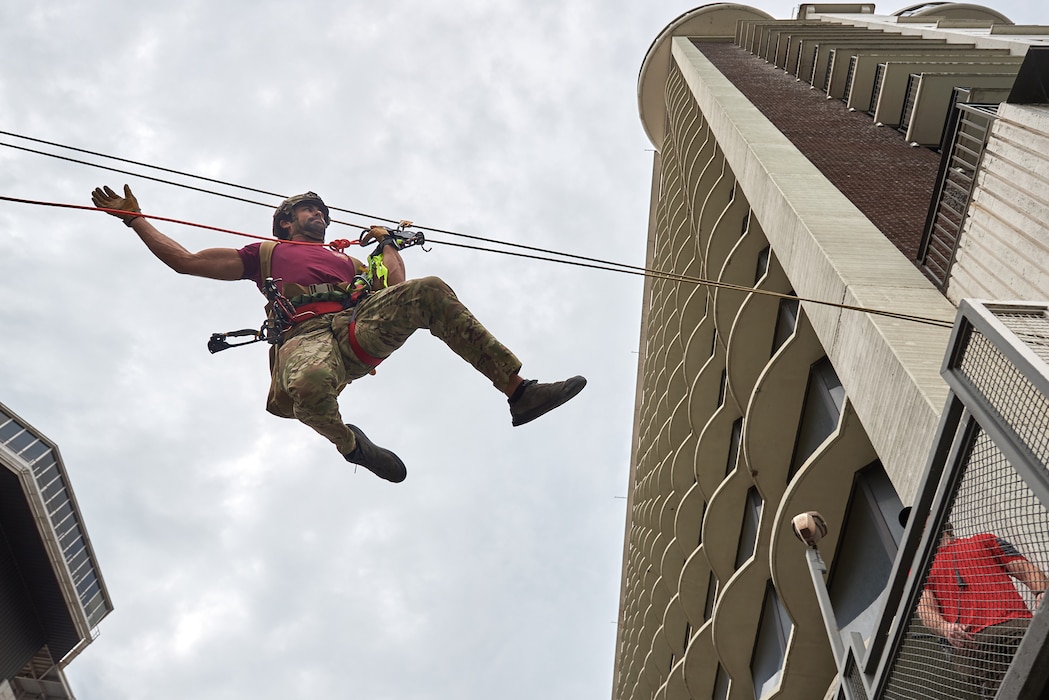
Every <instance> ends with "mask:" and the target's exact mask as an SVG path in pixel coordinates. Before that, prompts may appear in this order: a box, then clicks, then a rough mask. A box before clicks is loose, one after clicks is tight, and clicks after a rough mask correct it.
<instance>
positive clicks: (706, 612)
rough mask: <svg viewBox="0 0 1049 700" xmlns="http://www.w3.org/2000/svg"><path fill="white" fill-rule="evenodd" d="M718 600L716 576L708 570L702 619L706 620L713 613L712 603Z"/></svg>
mask: <svg viewBox="0 0 1049 700" xmlns="http://www.w3.org/2000/svg"><path fill="white" fill-rule="evenodd" d="M717 601H718V577H717V576H715V575H714V572H713V571H711V572H710V578H709V579H708V580H707V601H706V603H705V604H704V605H703V621H704V622H706V621H707V620H709V619H710V616H711V615H713V614H714V603H716V602H717Z"/></svg>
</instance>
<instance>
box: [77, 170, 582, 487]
mask: <svg viewBox="0 0 1049 700" xmlns="http://www.w3.org/2000/svg"><path fill="white" fill-rule="evenodd" d="M91 199H92V202H94V204H95V206H96V207H99V208H101V209H106V210H107V211H108V213H110V214H112V215H113V216H116V217H118V218H120V219H122V220H123V221H124V223H125V224H126V225H127V226H128V227H130V228H131V229H133V230H134V231H135V233H137V234H138V236H139V238H141V239H142V241H143V242H144V243H145V244H146V246H147V247H148V248H149V250H150V251H151V252H152V253H153V255H154V256H156V257H157V258H158V259H160V261H161V262H163V263H164V264H165V265H167V266H168V267H170V268H171V269H173V270H174V271H176V272H178V273H180V274H189V275H196V276H198V277H207V278H211V279H217V280H241V279H248V280H252V281H253V282H255V284H257V285H258V286H259V288H260V290H261V289H263V286H264V282H265V279H264V278H266V277H270V278H273V279H274V280H275V281H276V280H279V281H278V282H277V286H278V290H279V291H280V292H281V293H282V294H283V295H284V296H285V297H287V298H288V300H289V304H290V305H291V306H293V307H294V308H293V314H292V320H293V321H294V325H292V326H291V327H290V328H289V329H287V330H286V331H284V332H283V333H282V334H281V336H280V339H279V341H278V344H277V346H276V351H275V352H274V353H272V354H271V361H272V362H271V364H272V370H273V371H272V376H271V385H270V396H269V399H268V401H267V410H269V411H270V412H271V413H274V414H276V415H279V416H282V417H285V418H296V419H298V420H299V421H301V422H302V423H304V424H306V425H308V426H310V427H311V428H313V429H314V430H315V431H317V432H318V433H320V434H321V435H323V436H324V437H325V438H327V439H328V440H329V441H330V442H331V443H332V444H334V445H335V447H336V448H337V449H338V450H339V452H340V454H342V455H343V456H344V457H345V459H346V460H347V461H348V462H351V463H354V464H359V465H361V466H363V467H365V468H366V469H368V470H369V471H371V472H372V473H374V474H376V475H377V476H379V477H381V478H383V479H386V480H387V481H392V482H400V481H403V480H404V479H405V477H406V476H407V470H406V468H405V466H404V462H402V461H401V459H400V457H398V456H397V455H396V454H394V453H393V452H392V451H391V450H388V449H385V448H383V447H379V446H378V445H376V444H375V443H373V442H372V441H371V440H369V439H368V437H367V435H365V434H364V432H363V431H362V430H361V429H360V428H358V427H356V426H354V425H349V424H347V423H344V422H343V420H342V416H341V414H340V411H339V404H338V400H337V399H338V396H339V393H340V392H341V391H342V390H343V388H345V386H346V385H347V384H349V383H350V382H352V381H353V380H355V379H359V378H361V377H364V376H366V375H368V374H374V373H375V372H374V369H375V367H376V365H378V364H379V363H380V362H381V361H382V360H384V359H385V358H386V357H388V356H389V355H390V354H392V353H393V352H394V350H396V349H397V348H399V347H400V346H401V345H403V344H404V342H405V341H407V340H408V338H409V337H410V336H411V335H412V333H414V332H415V331H416V330H418V329H420V328H426V329H428V330H429V331H430V333H431V334H433V335H434V336H436V337H438V338H440V339H441V340H442V341H444V342H445V344H446V345H448V347H449V348H451V349H452V350H453V351H454V352H455V353H456V354H458V355H459V356H460V357H462V358H463V359H464V360H466V361H467V362H469V363H470V364H471V365H473V366H474V368H475V369H477V370H478V371H479V372H481V373H482V374H483V375H485V376H486V377H487V378H488V379H489V380H490V381H491V382H492V384H493V385H494V386H495V387H496V388H497V389H499V390H500V391H502V392H503V393H504V394H506V396H507V397H508V401H509V404H510V416H511V420H512V424H513V425H514V426H518V425H523V424H525V423H528V422H530V421H532V420H534V419H536V418H538V417H539V416H541V415H543V414H544V413H546V412H547V411H550V410H552V409H554V408H557V407H558V406H560V405H561V404H563V403H565V402H566V401H568V400H569V399H571V398H572V397H574V396H575V395H576V394H578V393H579V392H580V391H582V389H583V387H584V386H586V379H584V378H583V377H571V378H569V379H566V380H565V381H562V382H553V383H549V384H540V383H539V382H536V381H535V380H526V379H524V378H523V377H522V376H521V375H520V374H519V372H520V370H521V362H520V360H518V359H517V357H515V356H514V354H513V353H511V352H510V350H509V349H507V348H506V347H505V346H504V345H503V344H502V343H500V342H499V341H498V340H496V339H495V338H494V337H493V336H492V334H491V333H489V332H488V331H487V330H486V329H485V328H484V326H482V325H481V323H480V322H479V321H478V320H477V319H476V318H475V317H474V315H473V314H472V313H471V312H470V311H469V309H467V308H466V307H465V306H464V305H463V304H462V302H460V301H459V299H458V298H457V297H456V296H455V293H454V292H453V291H452V290H451V288H449V287H448V285H447V284H445V282H444V281H443V280H441V279H439V278H437V277H424V278H421V279H412V280H409V279H407V278H406V275H405V269H404V261H403V260H402V258H401V255H400V253H399V252H398V243H397V238H396V237H394V236H391V235H390V234H389V232H388V231H387V230H386V229H385V228H383V227H381V226H373V227H372V228H371V230H370V231H368V232H367V233H366V234H365V235H364V236H362V243H363V242H367V241H368V240H371V239H374V240H375V241H377V243H378V246H377V248H376V251H375V252H374V253H373V257H375V258H376V260H378V261H379V262H378V264H377V265H375V266H373V268H372V269H371V270H370V266H366V265H364V263H362V262H361V261H360V260H357V259H356V258H352V257H350V256H348V255H345V254H343V253H341V252H337V251H334V250H331V249H329V248H326V247H324V246H323V245H322V244H323V242H324V237H325V233H326V231H327V228H328V225H329V224H330V223H331V218H330V216H329V212H328V207H327V206H326V205H325V204H324V201H323V200H322V199H321V198H320V197H319V196H318V195H317V194H315V193H313V192H307V193H304V194H301V195H296V196H294V197H289V198H288V199H286V200H285V201H284V202H282V203H281V205H280V206H278V207H277V209H276V211H275V212H274V214H273V229H272V230H273V235H274V237H275V238H277V239H278V242H280V243H281V244H280V245H275V244H274V243H266V244H264V243H255V244H252V245H248V246H245V247H243V248H240V249H235V248H209V249H207V250H202V251H200V252H198V253H191V252H189V251H188V250H186V249H185V248H183V247H182V246H181V245H180V244H178V243H177V242H175V241H174V240H173V239H171V238H169V237H167V236H166V235H164V234H162V233H161V232H160V231H158V230H157V229H156V228H155V227H154V226H153V224H152V223H150V222H149V220H148V219H147V218H145V217H143V216H141V214H140V209H139V205H138V201H137V200H136V199H135V196H134V194H132V192H131V189H130V187H128V186H127V185H124V194H123V196H121V195H119V194H117V193H116V192H114V191H113V190H111V189H110V188H109V187H100V188H96V189H95V190H94V191H93V192H92V193H91ZM285 241H286V242H287V243H286V244H285V243H283V242H285ZM373 271H374V274H369V273H372V272H373ZM362 275H365V278H364V280H363V281H362V278H361V276H362ZM362 289H367V290H368V291H367V292H366V293H365V294H363V295H362V294H361V290H362Z"/></svg>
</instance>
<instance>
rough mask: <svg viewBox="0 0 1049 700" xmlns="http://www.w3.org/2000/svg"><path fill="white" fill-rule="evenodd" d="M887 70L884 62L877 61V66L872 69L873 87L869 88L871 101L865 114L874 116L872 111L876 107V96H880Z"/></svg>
mask: <svg viewBox="0 0 1049 700" xmlns="http://www.w3.org/2000/svg"><path fill="white" fill-rule="evenodd" d="M886 70H888V66H887V64H885V63H879V64H878V68H877V69H876V70H875V71H874V89H873V90H871V103H870V106H869V107H868V108H867V114H869V115H871V116H872V117H873V116H874V112H875V111H876V110H877V109H878V98H880V97H881V85H882V83H884V82H885V71H886Z"/></svg>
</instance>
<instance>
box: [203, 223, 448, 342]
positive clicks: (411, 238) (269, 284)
mask: <svg viewBox="0 0 1049 700" xmlns="http://www.w3.org/2000/svg"><path fill="white" fill-rule="evenodd" d="M411 223H412V222H410V221H402V222H401V223H400V225H399V226H398V227H397V229H396V230H394V231H391V232H390V235H389V236H387V237H386V238H384V239H383V240H382V241H380V242H379V245H378V246H377V247H376V249H375V251H374V252H373V253H372V254H371V255H370V256H369V262H371V260H372V258H374V257H376V256H379V255H381V254H382V250H383V247H384V246H386V245H389V241H390V239H391V238H392V239H393V242H394V245H396V246H397V250H403V249H405V248H410V247H412V246H416V245H424V244H425V243H426V237H425V236H424V235H423V232H422V231H406V230H405V227H406V226H411ZM423 250H426V251H429V249H428V248H425V247H424V248H423ZM369 267H372V266H371V265H370V266H369ZM369 273H370V270H369ZM353 282H354V288H355V291H354V293H353V294H350V295H348V296H347V299H346V307H345V308H350V307H351V306H353V305H355V304H356V303H357V302H359V301H360V300H361V299H363V298H364V297H366V296H367V295H368V291H369V286H370V284H371V282H372V280H371V276H370V274H369V276H367V277H365V276H362V275H358V276H357V277H356V278H354V280H353ZM262 291H263V294H265V295H266V298H267V299H268V300H269V309H270V315H269V317H268V318H267V319H266V320H265V321H263V323H262V327H261V328H259V329H258V330H255V329H253V328H245V329H242V330H239V331H227V332H225V333H212V334H211V338H210V339H209V340H208V352H210V353H211V354H212V355H214V354H215V353H217V352H221V351H223V350H228V349H230V348H238V347H240V346H242V345H251V344H252V343H259V342H262V341H266V342H267V343H269V344H270V345H277V344H279V343H280V342H281V339H282V338H283V336H284V333H285V331H287V330H288V329H289V328H291V327H292V326H294V325H295V305H294V304H292V303H291V302H290V301H289V300H288V298H287V297H285V296H284V295H283V294H281V293H280V290H278V289H277V280H274V279H273V278H272V277H267V278H266V279H265V280H264V282H263V287H262ZM227 338H250V340H243V341H241V342H239V343H230V342H227Z"/></svg>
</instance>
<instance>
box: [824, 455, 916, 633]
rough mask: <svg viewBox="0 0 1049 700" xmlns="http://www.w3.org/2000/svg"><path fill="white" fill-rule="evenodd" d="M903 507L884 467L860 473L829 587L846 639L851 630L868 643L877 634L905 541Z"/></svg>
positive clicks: (866, 468) (856, 479) (847, 512)
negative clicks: (882, 603)
mask: <svg viewBox="0 0 1049 700" xmlns="http://www.w3.org/2000/svg"><path fill="white" fill-rule="evenodd" d="M902 508H903V503H901V502H900V497H899V495H898V494H897V493H896V489H895V488H893V485H892V482H891V481H889V477H888V476H887V475H886V474H885V469H884V468H883V467H882V465H881V462H874V463H872V464H870V465H868V466H867V467H865V468H864V469H862V470H861V471H859V472H857V474H856V478H855V480H854V481H853V484H852V494H851V495H850V496H849V505H848V509H847V510H846V511H845V520H844V526H843V528H842V530H841V537H840V539H839V541H838V550H837V552H836V553H835V555H834V563H833V566H832V568H831V571H830V576H829V581H830V583H829V585H828V589H829V591H830V599H831V605H832V606H833V608H834V616H835V618H836V619H837V622H838V627H839V628H840V629H841V634H842V638H843V639H846V640H847V639H848V636H849V634H850V633H851V632H852V631H856V632H859V633H860V634H862V635H863V637H864V638H865V639H866V638H867V637H869V636H870V634H871V632H873V631H874V627H875V625H876V624H877V622H878V616H879V613H880V612H881V611H880V607H881V606H880V600H881V594H882V593H883V591H884V590H885V585H886V584H887V583H888V581H889V575H890V574H891V573H892V564H893V562H894V561H895V559H896V552H897V550H899V548H900V541H901V539H902V537H903V525H902V524H900V519H899V515H900V510H902ZM847 643H848V642H847V641H846V644H847Z"/></svg>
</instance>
